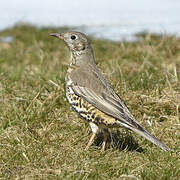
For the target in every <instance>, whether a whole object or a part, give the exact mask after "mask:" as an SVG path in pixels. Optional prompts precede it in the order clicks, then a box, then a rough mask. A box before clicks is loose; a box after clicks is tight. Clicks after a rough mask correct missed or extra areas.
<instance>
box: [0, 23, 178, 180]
mask: <svg viewBox="0 0 180 180" xmlns="http://www.w3.org/2000/svg"><path fill="white" fill-rule="evenodd" d="M65 30H66V28H60V29H55V28H46V29H37V28H35V27H32V26H28V25H21V26H16V27H13V28H11V29H7V30H5V31H3V32H0V37H6V36H12V37H13V41H12V42H3V41H0V102H1V106H0V142H1V144H0V156H1V158H0V177H1V178H2V179H83V180H84V179H149V180H152V179H166V180H169V179H171V180H175V179H179V178H180V172H179V171H180V163H179V140H180V134H179V132H180V128H179V126H180V116H179V114H180V39H178V38H176V37H173V36H172V37H168V36H163V37H160V36H156V35H149V34H145V35H141V39H142V40H141V41H140V42H136V43H114V42H108V41H105V40H94V39H91V41H92V46H93V48H94V51H95V56H96V61H97V64H98V66H99V68H100V69H101V70H102V72H104V74H105V76H106V77H107V78H109V79H111V81H112V84H113V86H114V87H115V89H116V91H117V92H118V94H120V95H121V97H123V99H124V100H125V101H126V103H127V105H128V107H129V108H130V109H131V112H132V114H133V115H134V116H135V117H136V119H137V120H138V121H139V122H140V123H141V124H143V125H144V127H146V129H148V130H149V131H150V132H152V133H153V134H155V135H156V136H157V137H158V138H160V139H161V140H162V141H163V142H165V143H166V144H167V145H168V146H169V147H170V148H172V149H173V152H164V151H161V150H160V149H159V148H158V147H155V146H153V145H152V144H151V143H149V142H147V141H146V140H144V139H143V138H141V137H139V136H138V135H136V134H135V133H131V132H128V131H126V130H121V129H120V131H121V133H119V131H117V129H114V130H113V131H112V132H113V141H111V143H110V145H109V147H107V149H106V151H105V152H101V151H100V150H99V149H98V147H99V144H100V142H101V135H99V137H98V138H97V140H96V142H95V144H94V146H92V147H91V149H90V150H88V151H84V148H85V146H86V143H87V141H88V139H89V136H90V129H89V127H88V125H87V124H84V122H83V120H81V119H80V118H79V117H78V116H77V115H76V113H74V112H73V111H71V110H70V108H69V104H68V103H67V102H66V99H65V94H64V76H65V73H66V69H67V66H66V65H67V64H68V58H69V53H68V50H67V48H66V47H65V45H64V43H63V42H60V41H58V40H57V39H55V38H52V37H50V36H49V35H48V34H49V33H50V32H56V31H65Z"/></svg>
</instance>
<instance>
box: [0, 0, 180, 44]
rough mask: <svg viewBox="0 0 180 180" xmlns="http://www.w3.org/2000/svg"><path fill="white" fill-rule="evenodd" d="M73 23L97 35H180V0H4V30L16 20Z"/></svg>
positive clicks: (0, 2)
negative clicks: (146, 33) (149, 33)
mask: <svg viewBox="0 0 180 180" xmlns="http://www.w3.org/2000/svg"><path fill="white" fill-rule="evenodd" d="M20 22H25V23H30V24H33V25H36V26H40V27H41V26H58V27H59V26H70V27H74V29H76V30H81V31H83V32H86V33H87V34H90V35H94V36H95V37H97V38H105V39H110V40H115V41H119V40H127V41H133V40H136V37H135V36H134V35H135V34H137V33H140V32H151V33H158V34H174V35H177V36H179V35H180V1H179V0H149V1H148V0H133V1H132V0H45V1H43V0H26V1H25V0H0V30H3V29H4V28H7V27H11V26H13V25H14V24H16V23H20Z"/></svg>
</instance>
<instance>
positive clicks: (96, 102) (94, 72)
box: [50, 32, 170, 151]
mask: <svg viewBox="0 0 180 180" xmlns="http://www.w3.org/2000/svg"><path fill="white" fill-rule="evenodd" d="M50 35H51V36H55V37H57V38H59V39H61V40H64V42H65V43H66V45H67V46H68V48H69V50H70V54H71V57H70V65H69V67H68V70H67V74H66V78H65V82H66V97H67V100H68V102H69V103H70V105H71V106H72V108H73V109H74V110H75V111H76V112H77V113H78V114H79V115H80V116H81V117H82V118H83V119H85V120H86V121H87V122H88V123H89V125H90V127H91V129H92V133H93V134H92V136H91V138H90V140H89V142H88V144H87V147H86V149H88V148H89V146H90V145H91V144H92V143H93V140H94V137H95V136H96V134H97V132H98V131H99V130H102V131H103V132H104V140H103V144H102V150H104V148H105V143H106V140H107V136H108V128H113V127H124V128H127V129H130V130H132V131H134V132H136V133H137V134H139V135H141V136H143V137H144V138H146V139H147V140H149V141H151V142H152V143H154V144H156V145H157V146H159V147H160V148H162V149H163V150H165V151H169V150H170V149H169V148H168V146H166V145H165V144H164V143H162V142H161V141H160V140H158V139H157V138H156V137H155V136H153V135H151V134H150V133H149V132H147V131H146V130H145V129H144V128H143V127H142V126H141V125H140V124H139V123H138V122H137V121H136V120H135V119H134V117H133V116H132V115H131V113H130V112H129V109H128V108H127V106H126V105H125V103H124V102H123V101H122V99H121V98H120V97H119V96H118V95H117V94H116V93H115V91H114V90H113V88H112V86H111V85H110V84H109V83H108V81H106V79H105V78H104V77H103V75H102V74H101V73H100V71H99V70H98V69H97V66H96V64H95V60H94V54H93V50H92V48H91V45H90V43H89V41H88V39H87V37H86V35H84V34H83V33H80V32H67V33H52V34H50Z"/></svg>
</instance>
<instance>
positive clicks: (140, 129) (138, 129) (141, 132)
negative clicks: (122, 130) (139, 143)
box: [123, 123, 170, 151]
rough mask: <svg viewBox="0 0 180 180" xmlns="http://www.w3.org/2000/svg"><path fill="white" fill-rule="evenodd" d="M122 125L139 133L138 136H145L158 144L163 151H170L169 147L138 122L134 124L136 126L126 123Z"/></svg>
mask: <svg viewBox="0 0 180 180" xmlns="http://www.w3.org/2000/svg"><path fill="white" fill-rule="evenodd" d="M123 125H124V126H125V127H126V128H128V129H131V130H132V131H134V132H136V133H137V134H139V135H140V136H142V137H144V138H146V139H147V140H149V141H150V142H152V143H153V144H155V145H157V146H159V147H160V148H161V149H163V150H165V151H170V148H169V147H168V146H167V145H165V144H164V143H163V142H161V141H160V140H159V139H157V138H156V137H155V136H153V135H152V134H150V133H149V132H148V131H146V130H145V129H144V128H143V127H142V126H141V125H140V124H138V123H137V124H136V127H134V126H133V127H132V126H129V125H127V124H124V123H123Z"/></svg>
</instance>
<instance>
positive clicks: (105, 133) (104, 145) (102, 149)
mask: <svg viewBox="0 0 180 180" xmlns="http://www.w3.org/2000/svg"><path fill="white" fill-rule="evenodd" d="M103 131H104V139H103V143H102V148H101V151H104V150H105V147H106V141H107V138H108V136H109V131H108V129H104V130H103Z"/></svg>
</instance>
